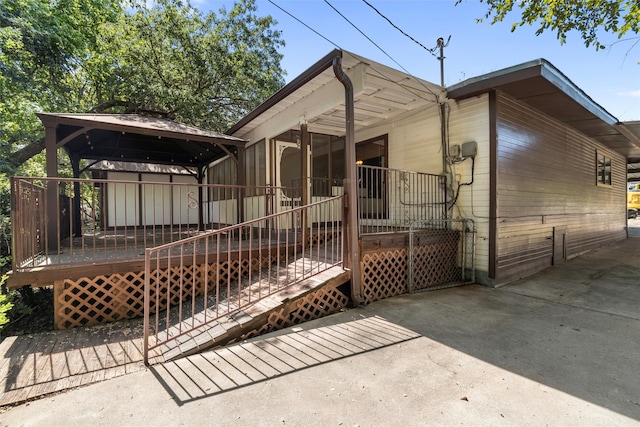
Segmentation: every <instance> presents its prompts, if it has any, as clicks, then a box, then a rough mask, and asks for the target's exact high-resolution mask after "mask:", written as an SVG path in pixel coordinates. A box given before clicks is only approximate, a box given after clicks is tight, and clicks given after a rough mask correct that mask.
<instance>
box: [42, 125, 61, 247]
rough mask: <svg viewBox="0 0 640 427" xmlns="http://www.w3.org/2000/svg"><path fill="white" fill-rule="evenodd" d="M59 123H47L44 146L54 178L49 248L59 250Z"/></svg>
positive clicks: (48, 198)
mask: <svg viewBox="0 0 640 427" xmlns="http://www.w3.org/2000/svg"><path fill="white" fill-rule="evenodd" d="M57 127H58V126H57V125H56V124H55V123H45V138H44V146H45V150H46V156H47V158H46V166H47V176H48V177H49V178H54V179H53V180H50V181H47V196H46V213H47V219H46V227H47V232H46V236H47V245H46V246H47V249H48V250H52V251H57V250H58V249H59V244H58V243H59V238H58V234H59V231H58V217H59V199H58V181H57V180H55V178H57V177H58V144H57V138H56V129H57Z"/></svg>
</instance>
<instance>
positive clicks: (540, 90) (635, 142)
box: [448, 59, 640, 158]
mask: <svg viewBox="0 0 640 427" xmlns="http://www.w3.org/2000/svg"><path fill="white" fill-rule="evenodd" d="M491 90H500V91H501V92H504V93H507V94H508V95H510V96H512V97H514V98H515V99H517V100H519V101H522V102H524V103H526V104H528V105H530V106H531V107H533V108H535V109H537V110H539V111H542V112H543V113H545V114H548V115H549V116H551V117H554V118H556V119H558V120H560V121H561V122H563V123H565V124H567V125H568V126H571V127H573V128H574V129H576V130H578V131H580V132H582V133H583V134H585V135H587V136H589V137H591V138H593V139H595V140H596V141H598V142H600V143H602V144H603V145H605V146H607V147H609V148H610V149H611V150H613V151H616V152H618V153H620V154H622V155H623V156H626V157H629V158H640V138H639V137H638V132H633V131H632V129H630V128H629V127H628V126H626V124H625V123H621V122H619V121H618V119H617V118H615V117H614V116H613V115H611V114H610V113H609V112H607V111H606V110H605V109H604V108H602V107H601V106H600V105H598V104H597V103H596V102H595V101H594V100H593V99H591V98H590V97H589V96H588V95H587V94H586V93H585V92H584V91H583V90H582V89H580V88H579V87H578V86H576V85H575V84H574V83H573V82H572V81H571V80H569V78H567V77H566V76H565V75H564V74H563V73H562V72H560V70H558V69H557V68H556V67H554V66H553V65H552V64H551V63H550V62H548V61H547V60H545V59H536V60H534V61H529V62H526V63H523V64H520V65H516V66H513V67H509V68H505V69H503V70H499V71H495V72H492V73H488V74H484V75H481V76H478V77H473V78H471V79H467V80H465V81H463V82H461V83H458V84H455V85H453V86H450V87H449V88H448V97H449V98H451V99H464V98H469V97H472V96H476V95H479V94H482V93H486V92H489V91H491Z"/></svg>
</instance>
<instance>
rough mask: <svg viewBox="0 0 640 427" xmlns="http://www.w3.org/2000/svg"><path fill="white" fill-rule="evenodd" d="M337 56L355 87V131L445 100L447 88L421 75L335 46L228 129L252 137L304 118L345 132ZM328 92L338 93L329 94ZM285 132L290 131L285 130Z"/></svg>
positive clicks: (324, 129) (312, 125)
mask: <svg viewBox="0 0 640 427" xmlns="http://www.w3.org/2000/svg"><path fill="white" fill-rule="evenodd" d="M336 58H340V59H341V61H342V69H343V70H344V71H345V73H347V75H348V76H349V78H350V80H351V81H352V84H353V86H354V127H355V130H356V131H358V130H359V129H363V128H367V127H373V126H376V124H378V123H380V122H382V121H384V120H389V119H392V118H395V117H399V116H401V115H403V114H408V113H410V112H411V111H413V110H415V109H416V108H419V107H422V106H424V105H429V104H432V105H436V104H437V102H438V101H439V100H440V99H444V96H445V91H444V89H443V88H442V87H441V86H438V85H435V84H433V83H430V82H428V81H426V80H422V79H418V78H416V77H413V76H411V75H409V74H407V73H404V72H401V71H398V70H395V69H393V68H391V67H387V66H386V65H383V64H380V63H377V62H375V61H372V60H369V59H367V58H364V57H361V56H358V55H356V54H354V53H351V52H348V51H345V50H340V49H334V50H333V51H331V52H329V53H328V54H327V55H326V56H324V57H323V58H321V59H320V60H319V61H317V62H316V63H315V64H313V65H312V66H311V67H309V68H308V69H307V70H306V71H305V72H303V73H302V74H300V75H299V76H298V77H296V78H295V79H293V80H292V81H291V82H290V83H288V84H287V85H286V86H285V87H283V88H282V89H281V90H279V91H278V92H276V93H275V94H274V95H273V96H271V97H270V98H269V99H267V100H266V101H265V102H264V103H263V104H261V105H260V106H259V107H258V108H256V109H255V110H253V111H252V112H250V113H249V114H248V115H246V116H245V117H244V118H243V119H242V120H240V121H239V122H238V123H236V124H235V125H234V126H233V127H232V128H230V129H229V130H228V131H227V132H226V133H227V134H228V135H235V136H238V137H246V136H247V135H248V134H249V133H250V132H251V131H252V130H253V129H255V128H257V127H258V126H260V125H262V124H264V123H266V122H269V121H272V120H280V121H281V122H282V123H288V124H290V123H295V124H296V125H297V124H299V120H300V119H301V118H303V120H305V121H306V124H307V125H308V129H309V131H310V132H318V133H324V134H328V135H335V136H342V135H345V131H346V130H345V102H344V87H343V86H342V84H341V83H339V82H338V80H337V78H336V76H335V73H334V71H333V62H334V60H335V59H336ZM322 93H324V94H327V93H329V94H331V95H332V96H329V97H323V96H322ZM282 130H284V129H282Z"/></svg>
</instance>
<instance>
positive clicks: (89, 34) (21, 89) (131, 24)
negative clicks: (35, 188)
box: [0, 0, 284, 275]
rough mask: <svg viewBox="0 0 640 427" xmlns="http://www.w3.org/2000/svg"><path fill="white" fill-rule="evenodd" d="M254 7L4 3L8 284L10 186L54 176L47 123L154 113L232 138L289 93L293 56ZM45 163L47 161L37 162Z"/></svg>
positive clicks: (2, 218) (1, 158)
mask: <svg viewBox="0 0 640 427" xmlns="http://www.w3.org/2000/svg"><path fill="white" fill-rule="evenodd" d="M256 10H257V8H256V6H255V0H238V1H237V3H236V4H235V5H234V6H233V8H231V9H230V10H229V11H227V10H225V9H222V10H221V11H220V12H219V13H218V14H214V13H209V14H206V15H205V14H203V13H201V12H200V11H199V10H197V9H195V8H193V7H192V6H191V5H190V4H189V3H188V2H187V3H184V2H182V1H180V0H156V1H155V2H148V1H146V0H56V1H51V0H2V1H0V275H1V274H3V273H4V272H6V270H7V269H8V268H9V267H8V266H7V264H6V262H5V261H6V259H7V254H8V252H9V244H8V243H9V236H10V229H9V220H8V218H9V213H10V206H9V205H10V203H9V184H8V180H7V178H6V177H7V176H9V175H14V174H16V172H17V173H18V174H19V173H22V174H25V175H29V174H30V172H32V171H39V172H38V173H39V174H42V173H43V171H44V161H43V160H44V156H43V155H42V153H41V152H42V150H43V148H44V129H43V127H42V125H41V123H40V122H39V120H38V118H37V116H36V114H35V113H36V112H39V111H47V112H102V113H108V112H114V113H135V112H149V111H153V112H154V114H159V115H162V116H165V117H170V118H174V119H176V120H178V121H180V122H184V123H188V124H192V125H196V126H200V127H203V128H206V129H211V130H216V131H225V130H226V129H228V128H229V126H231V125H232V124H233V123H235V122H236V121H237V120H239V119H240V118H241V117H243V116H244V115H245V114H246V113H247V112H249V111H250V110H251V109H253V108H255V107H256V106H258V105H259V104H260V103H261V102H262V101H264V100H265V99H266V98H267V97H269V96H270V95H271V94H272V93H273V92H275V91H276V90H278V89H280V88H281V87H282V86H283V85H284V79H283V74H284V71H283V70H282V68H281V67H280V61H281V59H282V55H281V54H280V53H278V48H279V47H280V46H281V45H283V41H282V40H281V37H280V33H279V32H278V31H276V30H274V29H273V27H274V26H275V24H276V22H275V21H274V20H273V19H272V18H271V17H268V16H267V17H259V16H257V15H256V14H255V12H256ZM38 153H40V154H38Z"/></svg>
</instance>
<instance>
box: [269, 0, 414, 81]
mask: <svg viewBox="0 0 640 427" xmlns="http://www.w3.org/2000/svg"><path fill="white" fill-rule="evenodd" d="M269 1H271V0H269ZM324 2H325V3H326V4H328V5H329V7H331V9H333V10H334V11H335V12H336V13H337V14H338V15H340V16H341V17H342V18H343V19H344V20H345V21H347V22H348V23H349V24H351V26H352V27H353V28H355V29H356V30H358V32H359V33H360V34H362V35H363V36H364V37H365V38H366V39H367V40H369V41H370V42H371V43H372V44H373V45H374V46H375V47H377V48H378V49H380V51H381V52H382V53H384V54H385V55H387V57H388V58H389V59H390V60H392V61H393V62H395V64H396V65H397V66H398V67H400V68H402V70H403V71H404V72H405V73H407V74H411V73H409V72H408V71H407V70H406V69H405V68H404V67H403V66H402V65H400V63H398V61H396V60H395V59H393V58H392V57H391V55H389V54H388V53H387V52H386V51H385V50H384V49H383V48H381V47H380V46H378V44H377V43H376V42H374V41H373V40H371V38H370V37H369V36H368V35H366V34H365V33H364V32H363V31H362V30H361V29H360V28H358V27H357V26H356V25H355V24H354V23H353V22H351V21H350V20H349V19H348V18H347V17H346V16H344V15H343V14H342V13H340V11H339V10H338V9H336V8H335V7H334V6H333V5H332V4H331V3H329V0H324Z"/></svg>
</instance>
